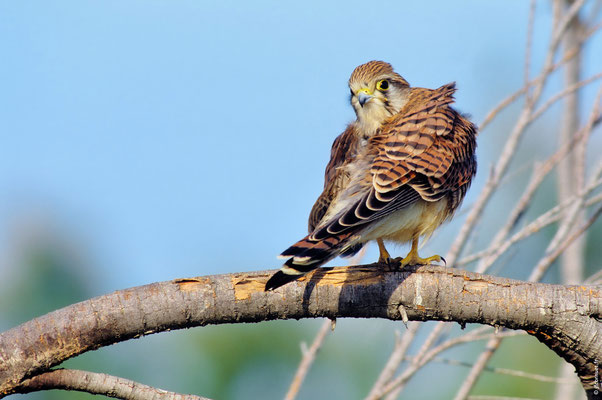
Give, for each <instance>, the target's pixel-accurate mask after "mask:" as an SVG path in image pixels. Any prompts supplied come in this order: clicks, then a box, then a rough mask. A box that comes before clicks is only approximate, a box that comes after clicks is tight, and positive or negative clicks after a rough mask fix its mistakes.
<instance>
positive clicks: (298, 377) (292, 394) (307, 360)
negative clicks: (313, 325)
mask: <svg viewBox="0 0 602 400" xmlns="http://www.w3.org/2000/svg"><path fill="white" fill-rule="evenodd" d="M331 327H332V322H331V321H330V320H328V319H327V320H326V321H324V323H322V326H321V327H320V330H319V331H318V334H317V335H316V337H315V338H314V341H313V343H312V344H311V346H310V348H309V349H307V350H306V351H304V352H303V358H302V359H301V363H300V364H299V367H298V368H297V372H296V373H295V377H294V378H293V381H292V382H291V386H290V387H289V389H288V392H287V393H286V396H285V397H284V399H285V400H294V399H295V398H296V397H297V394H298V393H299V389H301V385H302V384H303V381H304V380H305V376H307V373H308V372H309V368H310V367H311V365H312V364H313V362H314V360H315V359H316V354H318V350H320V347H322V343H323V342H324V339H325V338H326V335H327V334H328V332H330V331H331Z"/></svg>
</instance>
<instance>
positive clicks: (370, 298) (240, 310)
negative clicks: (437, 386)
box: [0, 264, 602, 397]
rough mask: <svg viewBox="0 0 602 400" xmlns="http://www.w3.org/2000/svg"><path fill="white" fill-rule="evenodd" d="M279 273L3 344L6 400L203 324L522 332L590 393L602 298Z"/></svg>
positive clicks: (27, 326) (439, 271) (98, 307)
mask: <svg viewBox="0 0 602 400" xmlns="http://www.w3.org/2000/svg"><path fill="white" fill-rule="evenodd" d="M271 272H273V271H262V272H251V273H236V274H226V275H214V276H206V277H199V278H192V279H177V280H173V281H167V282H161V283H154V284H150V285H146V286H140V287H135V288H131V289H126V290H121V291H117V292H114V293H111V294H107V295H104V296H100V297H96V298H94V299H91V300H87V301H84V302H81V303H77V304H74V305H71V306H69V307H66V308H63V309H61V310H57V311H54V312H51V313H49V314H47V315H45V316H42V317H39V318H36V319H34V320H32V321H29V322H26V323H24V324H22V325H20V326H18V327H15V328H13V329H11V330H9V331H6V332H4V333H2V334H0V397H1V396H5V395H7V394H10V393H14V392H16V391H17V390H18V388H19V386H21V385H22V384H23V381H24V380H25V379H27V378H30V377H33V376H35V375H39V374H41V373H43V372H46V371H48V369H50V368H51V367H53V366H55V365H58V364H60V363H61V362H63V361H64V360H66V359H68V358H70V357H73V356H76V355H78V354H81V353H83V352H86V351H89V350H93V349H97V348H99V347H101V346H105V345H108V344H112V343H116V342H120V341H124V340H127V339H131V338H135V337H139V336H142V335H147V334H151V333H156V332H161V331H166V330H170V329H181V328H188V327H192V326H202V325H207V324H223V323H240V322H260V321H267V320H275V319H299V318H316V317H327V318H331V319H333V318H341V317H355V318H387V319H392V320H402V319H404V318H407V319H409V320H417V321H426V320H440V321H456V322H459V323H462V324H463V323H480V324H488V325H494V326H504V327H507V328H510V329H523V330H526V331H528V332H529V333H531V334H533V335H535V336H536V337H537V338H538V339H539V340H541V341H542V342H543V343H545V344H546V345H548V347H550V348H551V349H553V350H554V351H556V352H557V353H558V354H559V355H560V356H562V357H563V358H564V359H565V360H567V361H569V362H570V363H571V364H573V365H574V366H575V368H576V370H577V372H578V375H579V377H580V378H581V380H582V383H583V385H584V387H585V388H586V389H592V388H593V385H594V378H595V369H594V362H595V360H601V359H602V341H600V340H599V338H600V337H602V324H601V323H600V320H602V301H601V299H602V290H601V289H600V288H599V287H596V286H560V285H549V284H542V283H530V282H521V281H516V280H511V279H506V278H499V277H493V276H487V275H480V274H476V273H471V272H467V271H461V270H455V269H450V268H442V267H434V266H425V267H419V268H406V269H404V270H403V271H398V272H385V271H383V270H382V269H381V268H378V265H376V264H375V265H367V266H366V265H363V266H353V267H346V268H341V267H339V268H322V269H318V270H316V271H315V272H314V273H312V274H309V275H308V276H307V277H305V278H302V279H301V280H300V281H297V282H293V283H291V284H288V285H286V286H284V287H283V288H281V289H278V290H276V291H273V292H264V291H263V288H264V285H265V282H266V281H267V279H268V277H269V276H270V275H271Z"/></svg>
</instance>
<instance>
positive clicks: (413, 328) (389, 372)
mask: <svg viewBox="0 0 602 400" xmlns="http://www.w3.org/2000/svg"><path fill="white" fill-rule="evenodd" d="M421 326H422V323H421V322H411V323H410V324H409V325H408V329H407V331H406V332H405V333H404V334H403V336H402V337H401V338H399V336H400V334H399V333H398V332H396V338H395V347H394V348H393V351H392V352H391V355H390V356H389V360H388V361H387V363H386V364H385V367H384V368H383V370H382V371H381V373H380V375H379V376H378V379H377V380H376V382H375V383H374V385H373V386H372V389H371V390H370V393H368V396H366V400H376V399H378V398H379V397H378V394H379V391H380V390H381V388H382V387H384V386H385V385H386V384H387V383H388V382H389V381H390V380H391V378H392V377H393V375H395V371H397V369H398V368H399V365H400V364H401V363H402V361H403V360H404V358H406V353H407V351H408V348H409V347H410V344H411V343H412V340H414V337H415V336H416V333H417V332H418V329H420V327H421Z"/></svg>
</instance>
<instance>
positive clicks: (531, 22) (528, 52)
mask: <svg viewBox="0 0 602 400" xmlns="http://www.w3.org/2000/svg"><path fill="white" fill-rule="evenodd" d="M536 5H537V2H536V1H535V0H531V4H530V6H529V20H528V22H527V45H526V46H525V68H524V71H523V79H524V87H525V88H527V91H526V94H527V101H530V100H529V97H530V95H529V89H528V88H529V71H530V70H531V47H532V46H531V45H532V43H533V26H534V25H535V24H534V22H535V6H536Z"/></svg>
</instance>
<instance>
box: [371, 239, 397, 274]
mask: <svg viewBox="0 0 602 400" xmlns="http://www.w3.org/2000/svg"><path fill="white" fill-rule="evenodd" d="M376 243H378V251H379V253H380V255H379V256H378V263H379V264H382V265H384V266H385V270H391V271H393V270H396V269H397V268H398V265H399V261H398V260H396V259H394V258H391V255H390V254H389V252H388V251H387V249H386V248H385V243H384V242H383V240H382V239H380V238H379V239H376Z"/></svg>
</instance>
